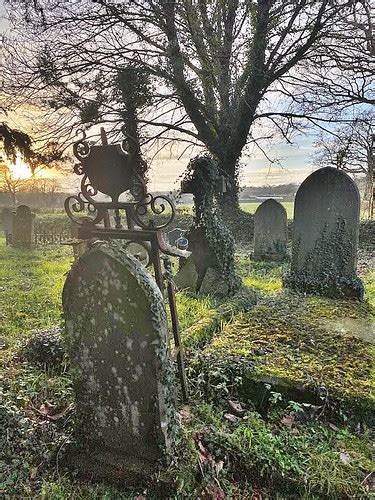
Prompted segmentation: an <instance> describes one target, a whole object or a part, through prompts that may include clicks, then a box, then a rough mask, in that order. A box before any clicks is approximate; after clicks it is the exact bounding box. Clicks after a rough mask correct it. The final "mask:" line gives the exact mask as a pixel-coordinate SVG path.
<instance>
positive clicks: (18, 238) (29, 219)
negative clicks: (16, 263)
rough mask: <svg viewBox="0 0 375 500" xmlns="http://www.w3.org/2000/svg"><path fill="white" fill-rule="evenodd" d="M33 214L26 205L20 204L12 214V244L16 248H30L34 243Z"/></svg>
mask: <svg viewBox="0 0 375 500" xmlns="http://www.w3.org/2000/svg"><path fill="white" fill-rule="evenodd" d="M34 220H35V214H33V213H32V212H31V210H30V207H28V206H27V205H20V206H19V207H18V208H17V210H16V213H15V214H13V235H12V244H13V246H14V247H16V248H25V249H31V248H32V247H33V245H34Z"/></svg>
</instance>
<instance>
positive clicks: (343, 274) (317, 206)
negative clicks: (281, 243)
mask: <svg viewBox="0 0 375 500" xmlns="http://www.w3.org/2000/svg"><path fill="white" fill-rule="evenodd" d="M359 210H360V198H359V192H358V188H357V186H356V185H355V183H354V181H353V180H352V179H351V178H350V177H349V176H348V175H347V174H345V173H344V172H342V171H340V170H337V169H334V168H331V167H326V168H322V169H320V170H317V171H316V172H314V173H313V174H311V175H310V176H309V177H308V178H307V179H306V180H305V181H304V182H303V183H302V184H301V186H300V188H299V190H298V192H297V195H296V199H295V206H294V223H293V248H292V264H291V272H290V273H289V275H288V276H287V277H286V279H285V281H284V282H285V285H286V286H288V287H290V288H292V289H294V290H297V291H300V292H305V293H316V294H319V295H325V296H327V297H347V298H354V299H361V298H362V297H363V285H362V282H361V280H360V279H359V278H358V277H357V275H356V264H357V248H358V229H359Z"/></svg>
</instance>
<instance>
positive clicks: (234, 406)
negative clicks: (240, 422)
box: [228, 400, 245, 417]
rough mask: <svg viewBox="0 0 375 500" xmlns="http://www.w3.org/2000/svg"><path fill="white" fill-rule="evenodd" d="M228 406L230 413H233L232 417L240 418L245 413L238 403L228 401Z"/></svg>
mask: <svg viewBox="0 0 375 500" xmlns="http://www.w3.org/2000/svg"><path fill="white" fill-rule="evenodd" d="M228 406H229V409H230V411H231V413H233V415H236V416H237V417H242V415H243V414H244V413H245V410H244V409H243V408H242V405H241V403H240V402H239V401H232V400H229V401H228Z"/></svg>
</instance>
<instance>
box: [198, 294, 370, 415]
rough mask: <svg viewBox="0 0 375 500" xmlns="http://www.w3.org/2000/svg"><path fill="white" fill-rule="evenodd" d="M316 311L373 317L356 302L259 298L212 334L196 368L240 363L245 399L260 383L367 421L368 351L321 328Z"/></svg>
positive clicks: (291, 296)
mask: <svg viewBox="0 0 375 500" xmlns="http://www.w3.org/2000/svg"><path fill="white" fill-rule="evenodd" d="M317 308H319V315H321V313H322V312H323V314H325V315H331V316H332V315H336V316H338V315H341V314H345V315H347V314H348V311H350V313H349V314H351V315H355V316H356V317H361V318H363V317H367V318H368V319H369V321H370V320H371V316H372V314H373V313H372V310H371V309H370V307H369V306H368V305H366V304H360V303H357V302H352V303H350V304H349V303H348V302H345V301H341V302H340V301H338V300H337V301H332V300H329V299H321V298H320V299H306V298H304V297H303V296H299V295H294V294H288V293H282V294H279V295H278V296H276V297H272V298H267V299H263V300H262V301H260V302H259V303H258V305H257V306H255V307H254V309H253V310H251V311H250V312H247V313H243V314H240V315H238V316H237V317H236V319H235V320H234V321H232V322H231V323H229V324H227V325H224V326H223V328H222V330H221V331H220V332H218V333H217V334H216V335H215V337H214V338H213V340H212V342H211V343H210V344H209V345H208V346H207V347H206V348H205V349H204V351H203V353H202V357H201V360H200V364H201V366H202V369H203V370H204V369H205V368H204V367H205V366H207V365H206V364H205V359H206V360H208V359H209V365H210V366H212V365H214V364H215V359H216V360H219V359H220V360H222V361H223V360H227V363H232V362H233V360H234V359H237V360H238V359H239V358H241V359H243V360H244V361H245V360H246V361H247V363H248V366H249V369H248V371H247V373H246V374H245V376H243V377H242V379H243V380H242V386H241V388H240V390H242V392H243V391H244V392H245V393H246V392H247V395H248V396H249V397H250V398H254V397H255V394H256V392H259V391H260V390H261V387H262V386H263V387H264V384H271V385H273V386H275V387H277V388H278V389H280V392H286V393H288V395H289V396H290V397H291V396H294V397H297V399H301V398H303V397H305V398H307V399H309V398H311V396H312V395H314V394H315V395H316V396H317V398H318V400H319V397H322V396H323V397H324V398H325V399H326V403H327V408H328V407H331V408H335V409H338V408H341V410H342V411H346V412H348V413H351V414H356V416H357V417H358V418H359V419H360V420H373V418H374V414H375V398H374V388H375V384H374V382H375V379H374V377H373V371H372V365H373V363H374V355H373V354H374V352H373V351H374V350H373V346H372V345H371V344H370V343H368V342H365V341H364V340H362V339H360V338H358V337H355V336H342V335H340V334H337V333H332V331H329V330H327V329H325V328H324V327H322V326H321V325H320V324H319V323H318V321H317V317H318V315H317ZM217 362H218V361H217ZM249 362H250V364H249Z"/></svg>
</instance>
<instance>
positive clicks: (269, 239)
mask: <svg viewBox="0 0 375 500" xmlns="http://www.w3.org/2000/svg"><path fill="white" fill-rule="evenodd" d="M286 244H287V215H286V210H285V208H284V207H283V206H282V205H281V203H279V202H278V201H276V200H273V199H269V200H266V201H264V202H263V203H262V204H261V205H260V206H259V207H258V208H257V210H256V212H255V214H254V260H271V261H280V260H285V259H286V258H287V249H286Z"/></svg>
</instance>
